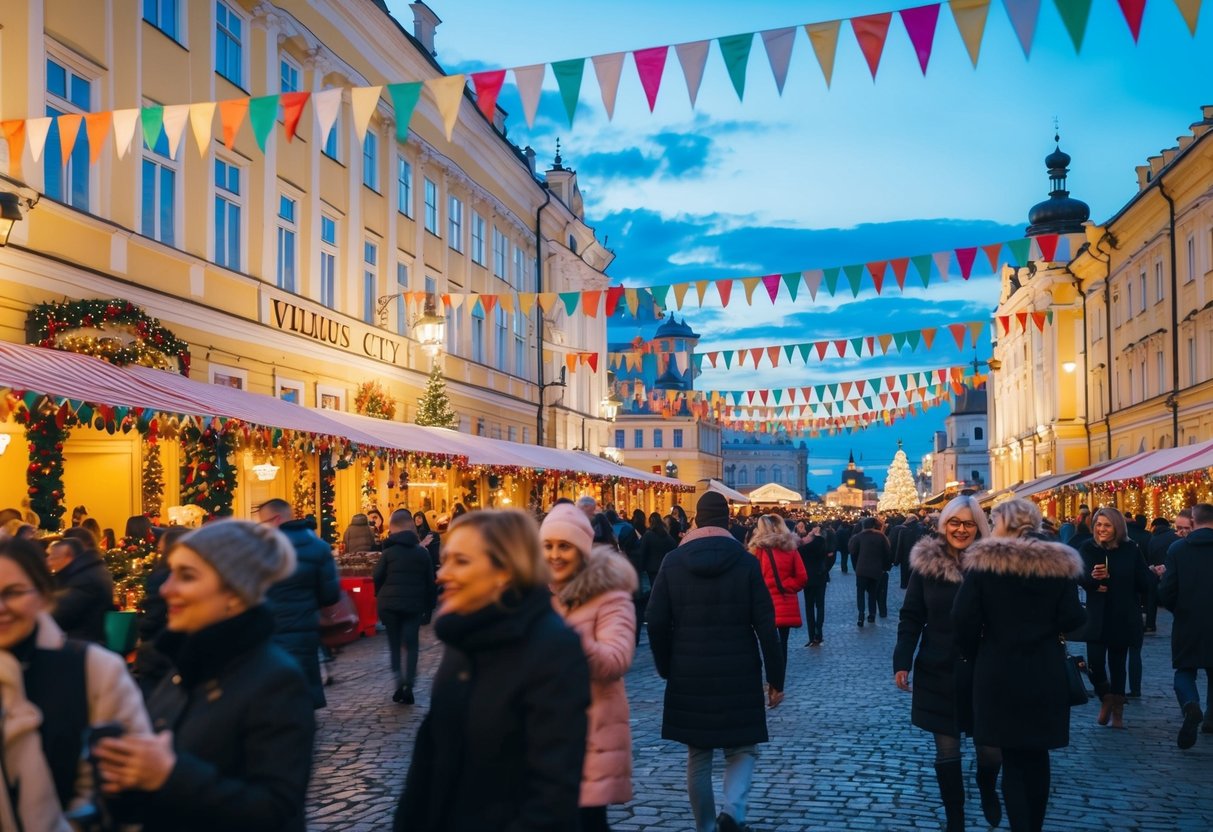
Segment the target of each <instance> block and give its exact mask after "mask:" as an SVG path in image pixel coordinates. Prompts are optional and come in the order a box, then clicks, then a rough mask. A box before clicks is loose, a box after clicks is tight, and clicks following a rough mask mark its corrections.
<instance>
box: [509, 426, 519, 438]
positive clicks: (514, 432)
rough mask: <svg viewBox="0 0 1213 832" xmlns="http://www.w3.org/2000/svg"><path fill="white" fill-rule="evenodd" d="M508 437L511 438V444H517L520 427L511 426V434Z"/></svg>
mask: <svg viewBox="0 0 1213 832" xmlns="http://www.w3.org/2000/svg"><path fill="white" fill-rule="evenodd" d="M506 436H507V437H508V438H509V440H510V441H511V442H517V441H518V427H517V426H516V425H510V428H509V432H508V433H507V434H506Z"/></svg>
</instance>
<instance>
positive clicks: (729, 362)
mask: <svg viewBox="0 0 1213 832" xmlns="http://www.w3.org/2000/svg"><path fill="white" fill-rule="evenodd" d="M720 355H721V357H723V358H724V368H725V369H726V370H731V369H732V368H733V351H732V350H721V352H720Z"/></svg>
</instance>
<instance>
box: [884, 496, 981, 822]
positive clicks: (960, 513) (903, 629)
mask: <svg viewBox="0 0 1213 832" xmlns="http://www.w3.org/2000/svg"><path fill="white" fill-rule="evenodd" d="M941 518H942V521H943V522H942V524H941V526H942V528H943V535H942V536H941V537H920V539H919V541H918V542H917V543H916V544H915V545H914V548H913V549H912V550H911V551H910V552H909V554H908V557H907V559H906V561H903V563H902V568H903V570H904V572H905V574H908V575H909V576H910V585H909V586H908V587H907V588H906V595H905V601H904V602H903V603H902V605H901V619H900V621H899V622H898V625H897V646H896V648H894V650H893V683H894V684H895V685H896V686H897V688H898V690H901V691H904V692H906V693H911V694H912V695H913V701H912V704H911V708H910V724H911V725H914V726H915V727H917V728H921V729H922V730H924V731H929V732H930V733H931V734H933V735H934V737H935V779H936V780H937V781H938V783H939V796H940V799H941V800H942V802H943V808H944V813H945V814H946V816H947V830H948V832H964V828H965V811H964V808H965V788H964V777H963V772H962V769H961V757H960V736H961V734H962V733H969V734H972V733H973V726H972V724H971V717H972V714H971V697H972V677H971V668H970V667H969V666H967V665H966V666H964V667H962V668H960V670H959V672H958V668H957V665H958V663H960V662H961V658H960V651H959V650H958V649H957V647H956V643H955V640H954V638H953V635H952V632H953V631H952V604H953V602H954V601H955V600H956V593H957V591H958V590H959V589H960V584H961V580H962V578H963V573H962V572H961V563H962V562H963V561H964V553H965V550H966V549H968V548H969V546H970V545H971V544H973V543H975V542H976V541H978V540H981V539H982V538H984V537H989V534H990V530H989V527H988V525H987V524H986V517H985V514H984V513H983V512H982V510H981V505H980V504H979V503H978V502H977V500H975V499H974V498H973V497H969V496H960V497H956V498H954V499H953V500H952V501H951V502H949V503H948V504H947V505H946V506H944V509H943V512H942V513H941ZM907 528H909V527H908V526H907ZM905 534H906V530H905V529H903V530H902V535H903V536H904V535H905ZM911 667H912V668H913V686H912V687H911V677H910V670H911ZM966 683H967V686H965V685H966ZM1001 767H1002V756H1001V755H1000V754H999V751H998V749H997V748H991V747H990V746H983V745H978V746H977V787H978V791H979V792H980V794H981V810H982V813H983V814H984V815H985V819H986V822H987V823H989V824H990V826H997V825H998V824H999V822H1000V821H1001V820H1002V806H1001V805H1000V804H999V802H998V786H997V783H998V770H999V769H1000V768H1001Z"/></svg>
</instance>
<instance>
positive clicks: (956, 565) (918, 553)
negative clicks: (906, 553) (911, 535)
mask: <svg viewBox="0 0 1213 832" xmlns="http://www.w3.org/2000/svg"><path fill="white" fill-rule="evenodd" d="M974 543H976V541H974ZM970 548H971V547H970ZM910 568H911V569H913V570H914V571H915V572H917V573H918V574H919V575H922V576H923V577H924V578H931V579H933V580H936V581H943V582H944V583H949V584H958V583H960V582H961V581H962V580H964V573H963V572H961V571H960V561H958V560H957V559H956V558H954V557H952V556H951V555H950V554H948V546H947V544H946V543H944V541H943V538H940V537H924V538H921V539H920V540H919V541H918V542H917V543H915V544H914V548H913V549H911V550H910Z"/></svg>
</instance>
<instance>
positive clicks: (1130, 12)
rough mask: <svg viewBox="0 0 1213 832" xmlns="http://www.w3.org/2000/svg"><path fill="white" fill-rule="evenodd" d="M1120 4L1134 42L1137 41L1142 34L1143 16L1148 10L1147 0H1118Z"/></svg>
mask: <svg viewBox="0 0 1213 832" xmlns="http://www.w3.org/2000/svg"><path fill="white" fill-rule="evenodd" d="M1117 2H1118V3H1119V4H1120V11H1121V14H1123V15H1124V16H1125V23H1127V24H1128V26H1129V33H1130V34H1131V35H1133V42H1134V43H1137V36H1138V35H1140V34H1141V16H1142V15H1143V14H1145V11H1146V0H1117Z"/></svg>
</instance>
